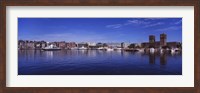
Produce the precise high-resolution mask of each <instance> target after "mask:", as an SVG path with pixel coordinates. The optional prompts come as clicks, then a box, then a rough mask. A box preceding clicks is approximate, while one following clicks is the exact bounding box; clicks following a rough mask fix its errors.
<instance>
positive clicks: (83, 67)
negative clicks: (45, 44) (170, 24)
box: [18, 50, 182, 75]
mask: <svg viewBox="0 0 200 93" xmlns="http://www.w3.org/2000/svg"><path fill="white" fill-rule="evenodd" d="M18 75H182V54H181V53H173V54H171V53H163V54H159V53H143V52H130V51H121V50H117V51H105V50H59V51H42V50H18Z"/></svg>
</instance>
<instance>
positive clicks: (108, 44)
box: [106, 43, 122, 48]
mask: <svg viewBox="0 0 200 93" xmlns="http://www.w3.org/2000/svg"><path fill="white" fill-rule="evenodd" d="M106 44H107V46H108V47H112V48H121V47H122V46H121V43H106Z"/></svg>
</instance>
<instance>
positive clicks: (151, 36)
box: [149, 35, 156, 47]
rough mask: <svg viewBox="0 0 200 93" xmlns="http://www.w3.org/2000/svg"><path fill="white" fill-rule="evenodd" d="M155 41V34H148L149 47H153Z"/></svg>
mask: <svg viewBox="0 0 200 93" xmlns="http://www.w3.org/2000/svg"><path fill="white" fill-rule="evenodd" d="M155 42H156V39H155V36H154V35H150V36H149V44H150V45H149V46H150V47H155Z"/></svg>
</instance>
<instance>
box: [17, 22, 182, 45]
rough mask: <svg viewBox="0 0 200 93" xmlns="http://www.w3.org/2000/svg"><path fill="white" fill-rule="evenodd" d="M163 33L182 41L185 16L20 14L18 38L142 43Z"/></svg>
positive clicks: (174, 39)
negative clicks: (104, 16)
mask: <svg viewBox="0 0 200 93" xmlns="http://www.w3.org/2000/svg"><path fill="white" fill-rule="evenodd" d="M162 33H165V34H167V42H172V41H177V42H182V18H18V40H33V41H41V40H44V41H48V42H52V41H66V42H96V43H97V42H104V43H110V42H131V43H141V42H148V41H149V35H155V37H156V41H160V34H162Z"/></svg>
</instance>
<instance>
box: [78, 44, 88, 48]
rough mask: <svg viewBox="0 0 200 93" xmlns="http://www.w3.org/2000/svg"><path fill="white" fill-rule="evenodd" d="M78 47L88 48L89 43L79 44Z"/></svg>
mask: <svg viewBox="0 0 200 93" xmlns="http://www.w3.org/2000/svg"><path fill="white" fill-rule="evenodd" d="M77 47H78V48H81V47H85V48H88V43H78V45H77Z"/></svg>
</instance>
